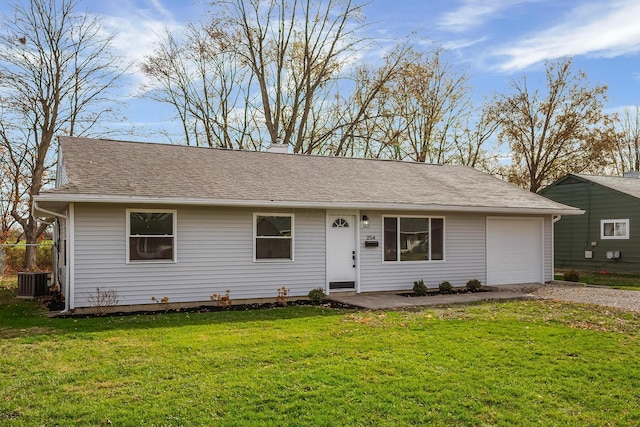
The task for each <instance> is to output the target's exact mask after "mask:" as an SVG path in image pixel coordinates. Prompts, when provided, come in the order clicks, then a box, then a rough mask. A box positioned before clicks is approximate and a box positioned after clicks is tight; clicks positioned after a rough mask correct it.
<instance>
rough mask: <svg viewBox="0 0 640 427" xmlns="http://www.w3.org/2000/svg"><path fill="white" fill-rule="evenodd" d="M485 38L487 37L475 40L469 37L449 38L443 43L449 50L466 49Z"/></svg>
mask: <svg viewBox="0 0 640 427" xmlns="http://www.w3.org/2000/svg"><path fill="white" fill-rule="evenodd" d="M485 40H486V37H481V38H478V39H474V40H469V39H458V40H449V41H447V42H444V43H442V47H443V48H444V49H447V50H458V49H465V48H467V47H471V46H474V45H477V44H479V43H482V42H484V41H485Z"/></svg>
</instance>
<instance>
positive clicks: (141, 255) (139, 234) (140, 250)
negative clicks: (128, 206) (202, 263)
mask: <svg viewBox="0 0 640 427" xmlns="http://www.w3.org/2000/svg"><path fill="white" fill-rule="evenodd" d="M175 229H176V212H175V211H159V210H135V211H134V210H127V233H128V236H127V237H128V241H129V242H128V244H129V245H128V257H127V261H131V262H144V261H175V259H176V256H175V255H176V250H175V249H176V245H175Z"/></svg>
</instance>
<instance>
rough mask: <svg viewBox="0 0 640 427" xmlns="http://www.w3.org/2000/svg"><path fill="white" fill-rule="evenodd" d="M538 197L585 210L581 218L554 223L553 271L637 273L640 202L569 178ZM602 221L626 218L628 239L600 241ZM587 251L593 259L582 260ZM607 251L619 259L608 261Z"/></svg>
mask: <svg viewBox="0 0 640 427" xmlns="http://www.w3.org/2000/svg"><path fill="white" fill-rule="evenodd" d="M629 179H631V178H629ZM540 194H542V195H543V196H545V197H547V198H549V199H551V200H555V201H557V202H560V203H564V204H566V205H569V206H575V207H577V208H580V209H583V210H584V211H585V213H584V215H578V216H564V217H562V219H560V221H558V222H556V223H555V227H554V252H555V253H554V263H555V268H558V269H567V268H574V269H579V270H588V271H601V270H607V271H612V272H623V273H640V244H639V243H640V199H637V198H635V197H632V196H629V195H626V194H623V193H620V192H617V191H615V190H612V189H610V188H607V187H603V186H601V185H598V184H595V183H593V182H590V181H583V180H581V179H577V178H575V177H572V176H569V177H568V178H567V179H564V180H562V181H560V182H558V183H556V184H554V185H552V186H550V187H547V188H546V189H544V190H543V191H542V192H541V193H540ZM602 219H629V239H628V240H627V239H625V240H603V239H601V238H600V220H602ZM592 242H595V243H596V246H592ZM589 250H592V251H593V259H585V251H589ZM607 251H620V253H621V257H620V259H618V260H608V259H607V257H606V254H607Z"/></svg>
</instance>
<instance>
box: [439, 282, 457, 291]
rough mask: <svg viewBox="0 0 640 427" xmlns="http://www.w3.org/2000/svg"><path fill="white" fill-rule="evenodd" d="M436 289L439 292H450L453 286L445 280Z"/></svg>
mask: <svg viewBox="0 0 640 427" xmlns="http://www.w3.org/2000/svg"><path fill="white" fill-rule="evenodd" d="M438 289H440V292H451V290H452V289H453V286H451V283H449V282H447V281H446V280H445V281H444V282H442V283H440V284H439V285H438Z"/></svg>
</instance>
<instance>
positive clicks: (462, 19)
mask: <svg viewBox="0 0 640 427" xmlns="http://www.w3.org/2000/svg"><path fill="white" fill-rule="evenodd" d="M537 1H540V0H464V1H463V2H462V5H461V6H460V7H459V8H457V9H456V10H453V11H451V12H448V13H446V14H444V15H443V16H442V19H441V20H440V22H439V23H438V26H439V27H440V28H442V29H445V30H448V31H453V32H464V31H468V30H470V29H472V28H475V27H478V26H480V25H482V24H484V23H485V22H486V21H488V20H489V19H494V18H495V15H496V14H498V13H499V12H501V11H502V10H505V9H508V8H510V7H512V6H515V5H518V4H522V3H532V2H537Z"/></svg>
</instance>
